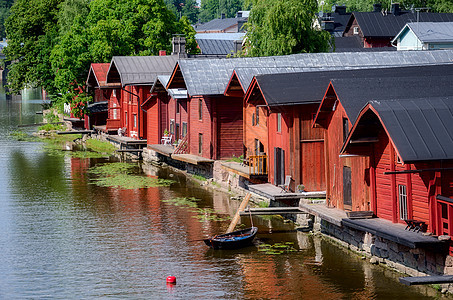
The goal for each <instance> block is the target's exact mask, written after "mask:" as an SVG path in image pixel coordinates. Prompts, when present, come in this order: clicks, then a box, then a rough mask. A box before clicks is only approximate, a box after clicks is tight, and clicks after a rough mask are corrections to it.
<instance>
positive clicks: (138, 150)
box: [115, 149, 143, 153]
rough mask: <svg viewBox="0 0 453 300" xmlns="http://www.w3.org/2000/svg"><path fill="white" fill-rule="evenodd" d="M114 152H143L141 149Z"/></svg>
mask: <svg viewBox="0 0 453 300" xmlns="http://www.w3.org/2000/svg"><path fill="white" fill-rule="evenodd" d="M115 151H116V152H134V153H137V152H143V149H118V150H115Z"/></svg>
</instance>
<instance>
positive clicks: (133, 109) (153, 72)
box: [107, 55, 178, 139]
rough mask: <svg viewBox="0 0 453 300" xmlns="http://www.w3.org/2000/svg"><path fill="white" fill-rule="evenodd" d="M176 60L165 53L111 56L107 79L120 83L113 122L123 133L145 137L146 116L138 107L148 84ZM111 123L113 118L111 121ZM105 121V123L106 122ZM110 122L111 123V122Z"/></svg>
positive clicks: (147, 89) (146, 97)
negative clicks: (115, 116)
mask: <svg viewBox="0 0 453 300" xmlns="http://www.w3.org/2000/svg"><path fill="white" fill-rule="evenodd" d="M177 60H178V56H177V55H171V56H170V55H169V56H114V57H113V58H112V61H111V63H110V68H109V70H108V73H107V83H108V84H110V83H120V84H121V93H120V95H118V94H117V95H116V99H118V100H119V103H118V104H119V107H120V116H119V122H118V121H115V125H116V126H119V127H118V128H122V132H123V135H125V136H128V137H131V138H134V139H146V137H147V124H146V121H147V117H146V112H145V111H144V110H143V109H141V105H142V104H143V102H144V101H145V100H146V99H148V97H149V96H150V89H151V86H152V85H153V84H154V81H155V80H156V78H157V76H158V75H169V74H170V73H171V71H172V70H173V67H174V65H175V63H176V61H177ZM111 123H113V122H111ZM109 125H110V124H109V122H108V123H107V126H108V127H110V126H109ZM112 126H113V124H112Z"/></svg>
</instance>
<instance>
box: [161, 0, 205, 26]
mask: <svg viewBox="0 0 453 300" xmlns="http://www.w3.org/2000/svg"><path fill="white" fill-rule="evenodd" d="M165 4H167V7H168V9H169V10H170V11H172V12H173V13H174V14H175V16H176V18H177V19H178V20H179V19H180V18H181V17H186V18H187V19H188V20H189V21H190V23H191V24H195V23H197V21H198V14H199V13H200V12H199V8H198V5H197V2H196V1H195V0H165Z"/></svg>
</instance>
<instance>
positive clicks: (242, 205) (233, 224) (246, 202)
mask: <svg viewBox="0 0 453 300" xmlns="http://www.w3.org/2000/svg"><path fill="white" fill-rule="evenodd" d="M250 197H252V194H250V193H248V194H247V195H246V196H245V197H244V199H243V200H242V203H241V205H239V208H238V210H237V212H236V214H235V215H234V218H233V220H231V223H230V226H229V227H228V230H227V231H226V233H230V232H233V231H234V227H236V224H237V223H238V221H239V218H240V217H241V216H240V215H239V212H240V211H243V210H244V209H245V207H246V206H247V204H248V203H249V200H250Z"/></svg>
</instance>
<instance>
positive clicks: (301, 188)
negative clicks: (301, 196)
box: [296, 184, 305, 193]
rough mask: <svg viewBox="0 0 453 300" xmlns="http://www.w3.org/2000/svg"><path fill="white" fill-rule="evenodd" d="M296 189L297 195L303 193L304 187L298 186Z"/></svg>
mask: <svg viewBox="0 0 453 300" xmlns="http://www.w3.org/2000/svg"><path fill="white" fill-rule="evenodd" d="M296 189H297V192H298V193H302V192H305V185H303V184H299V185H298V186H297V187H296Z"/></svg>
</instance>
